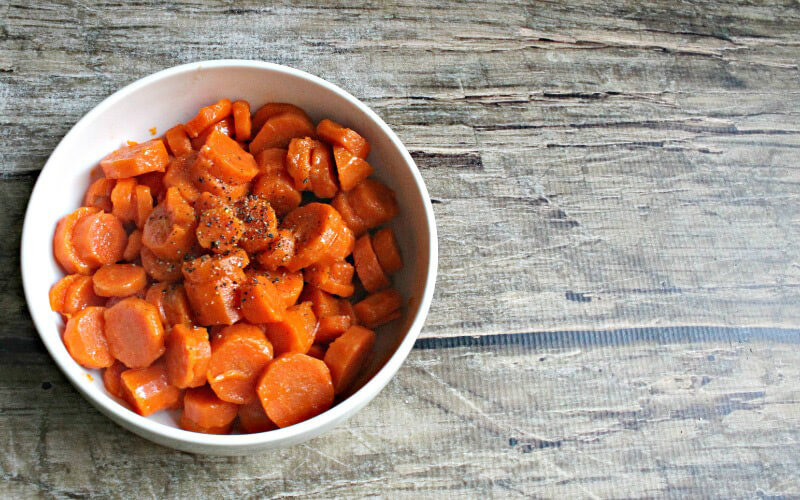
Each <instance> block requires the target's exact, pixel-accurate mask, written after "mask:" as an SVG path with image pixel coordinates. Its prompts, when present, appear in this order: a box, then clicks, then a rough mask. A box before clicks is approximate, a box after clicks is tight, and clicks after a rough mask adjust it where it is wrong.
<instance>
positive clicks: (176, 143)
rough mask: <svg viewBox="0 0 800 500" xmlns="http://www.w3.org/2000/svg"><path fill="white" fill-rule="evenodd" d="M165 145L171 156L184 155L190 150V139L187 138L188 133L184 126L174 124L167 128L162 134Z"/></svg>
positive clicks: (189, 152)
mask: <svg viewBox="0 0 800 500" xmlns="http://www.w3.org/2000/svg"><path fill="white" fill-rule="evenodd" d="M164 139H166V143H167V147H168V148H169V150H170V152H171V153H172V156H185V155H188V154H191V152H192V141H190V140H189V134H187V133H186V128H185V127H184V126H183V125H176V126H174V127H172V128H171V129H169V130H167V132H166V133H165V134H164Z"/></svg>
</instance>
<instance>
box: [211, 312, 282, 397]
mask: <svg viewBox="0 0 800 500" xmlns="http://www.w3.org/2000/svg"><path fill="white" fill-rule="evenodd" d="M272 353H273V351H272V344H270V342H269V341H268V340H267V339H266V338H265V337H264V333H263V332H262V331H261V330H260V329H259V328H257V327H255V326H253V325H247V324H244V323H240V324H237V325H233V326H229V327H227V328H225V329H224V330H222V333H221V335H220V336H219V337H218V338H216V339H214V340H213V341H212V342H211V362H210V363H209V366H208V372H207V377H208V383H209V385H211V388H212V389H213V390H214V392H215V393H216V395H217V397H219V398H220V399H222V400H223V401H228V402H230V403H236V404H246V403H249V402H250V401H253V400H254V399H255V397H256V392H255V384H256V379H257V377H258V375H259V374H260V373H261V371H262V370H263V369H264V367H265V366H267V364H269V362H270V361H272Z"/></svg>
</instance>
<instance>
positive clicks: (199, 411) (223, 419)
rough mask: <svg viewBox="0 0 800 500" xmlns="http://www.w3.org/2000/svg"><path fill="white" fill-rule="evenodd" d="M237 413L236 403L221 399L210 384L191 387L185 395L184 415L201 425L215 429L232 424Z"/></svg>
mask: <svg viewBox="0 0 800 500" xmlns="http://www.w3.org/2000/svg"><path fill="white" fill-rule="evenodd" d="M237 413H239V407H238V406H237V405H236V404H234V403H229V402H228V401H223V400H221V399H220V398H218V397H217V395H216V394H214V391H212V390H211V388H210V387H208V386H203V387H197V388H196V389H189V390H188V391H186V393H185V394H184V395H183V416H184V417H185V418H186V419H187V420H190V421H192V422H194V423H195V424H197V425H198V426H200V427H203V428H206V429H213V428H216V427H225V426H228V425H231V424H232V423H233V420H234V419H235V418H236V414H237Z"/></svg>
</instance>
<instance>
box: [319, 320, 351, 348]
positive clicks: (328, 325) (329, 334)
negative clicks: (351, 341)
mask: <svg viewBox="0 0 800 500" xmlns="http://www.w3.org/2000/svg"><path fill="white" fill-rule="evenodd" d="M352 325H353V320H352V318H351V317H350V316H348V315H346V314H335V315H333V316H326V317H324V318H321V319H320V320H319V326H318V327H317V334H316V335H315V336H314V342H330V341H332V340H334V339H336V338H337V337H338V336H340V335H341V334H343V333H344V332H345V331H347V329H348V328H350V327H351V326H352Z"/></svg>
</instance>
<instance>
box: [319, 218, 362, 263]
mask: <svg viewBox="0 0 800 500" xmlns="http://www.w3.org/2000/svg"><path fill="white" fill-rule="evenodd" d="M355 246H356V237H355V235H354V234H353V231H352V230H351V229H350V228H349V227H347V225H346V224H345V223H344V220H342V225H341V226H340V227H339V233H338V234H337V235H336V239H335V240H333V244H332V245H331V247H330V250H329V251H328V258H327V259H326V260H324V261H322V262H336V261H339V260H344V259H345V258H347V256H348V255H350V254H351V253H353V249H354V248H355Z"/></svg>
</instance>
